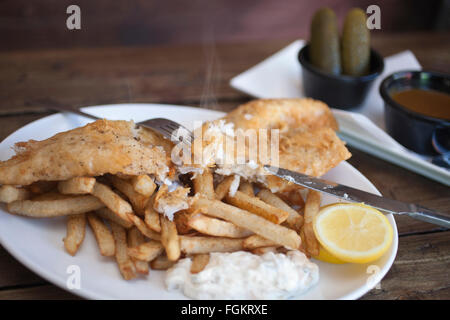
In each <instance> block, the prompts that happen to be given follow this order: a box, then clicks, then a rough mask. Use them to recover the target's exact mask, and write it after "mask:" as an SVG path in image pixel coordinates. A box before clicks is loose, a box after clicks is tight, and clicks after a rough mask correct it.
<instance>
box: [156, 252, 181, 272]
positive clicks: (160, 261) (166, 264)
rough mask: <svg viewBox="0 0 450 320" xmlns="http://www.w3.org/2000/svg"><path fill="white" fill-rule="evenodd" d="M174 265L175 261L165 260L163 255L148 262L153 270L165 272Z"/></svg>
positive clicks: (165, 257)
mask: <svg viewBox="0 0 450 320" xmlns="http://www.w3.org/2000/svg"><path fill="white" fill-rule="evenodd" d="M174 264H175V261H170V260H169V259H167V256H166V255H165V254H162V255H160V256H158V257H156V258H155V259H153V260H152V261H151V262H150V267H151V268H152V269H153V270H167V269H169V268H171V267H172V266H173V265H174Z"/></svg>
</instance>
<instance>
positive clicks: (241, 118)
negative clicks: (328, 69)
mask: <svg viewBox="0 0 450 320" xmlns="http://www.w3.org/2000/svg"><path fill="white" fill-rule="evenodd" d="M223 119H224V120H225V121H226V122H232V123H234V126H235V129H239V128H240V129H243V130H247V129H260V128H267V129H279V130H280V142H279V147H280V153H279V166H280V167H281V168H286V169H290V170H293V171H298V172H301V173H304V174H308V175H311V176H321V175H323V174H325V173H326V172H327V171H329V170H330V169H332V168H334V167H335V166H337V165H338V164H339V163H340V162H341V161H343V160H346V159H348V158H350V156H351V154H350V152H349V151H348V150H347V148H346V147H345V143H344V142H343V141H342V140H340V139H339V137H338V136H337V135H336V133H335V131H337V130H338V125H337V122H336V120H335V119H334V117H333V114H332V112H331V110H330V109H329V108H328V106H327V105H326V104H325V103H323V102H320V101H317V100H313V99H309V98H306V99H260V100H253V101H250V102H248V103H246V104H243V105H241V106H239V107H238V108H236V109H235V110H233V111H231V112H230V113H229V114H227V115H226V116H225V117H224V118H223ZM264 184H265V185H266V186H267V187H269V188H270V189H272V190H276V191H277V192H278V191H286V190H288V189H290V187H294V186H293V185H292V184H289V183H288V182H286V181H284V180H281V179H280V178H278V177H275V176H267V177H266V181H265V183H264Z"/></svg>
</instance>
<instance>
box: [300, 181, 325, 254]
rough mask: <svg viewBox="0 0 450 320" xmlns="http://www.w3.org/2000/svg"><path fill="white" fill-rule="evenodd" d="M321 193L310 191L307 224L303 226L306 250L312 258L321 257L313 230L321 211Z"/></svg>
mask: <svg viewBox="0 0 450 320" xmlns="http://www.w3.org/2000/svg"><path fill="white" fill-rule="evenodd" d="M320 198H321V195H320V192H317V191H314V190H309V192H308V195H307V197H306V203H305V217H304V218H305V223H304V226H303V232H304V234H305V244H306V250H307V251H308V253H309V254H310V255H312V256H317V255H319V250H320V246H319V241H317V238H316V235H315V234H314V229H313V220H314V216H315V215H316V214H317V213H318V212H319V209H320Z"/></svg>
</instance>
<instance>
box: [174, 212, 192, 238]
mask: <svg viewBox="0 0 450 320" xmlns="http://www.w3.org/2000/svg"><path fill="white" fill-rule="evenodd" d="M191 216H192V214H191V213H190V212H187V211H185V210H182V211H178V212H176V213H175V214H174V216H173V222H175V225H176V226H177V232H178V234H187V233H190V232H192V231H193V229H192V228H191V227H190V226H189V224H188V221H189V219H190V218H191Z"/></svg>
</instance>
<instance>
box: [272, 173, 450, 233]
mask: <svg viewBox="0 0 450 320" xmlns="http://www.w3.org/2000/svg"><path fill="white" fill-rule="evenodd" d="M264 168H265V169H266V170H267V171H269V172H270V173H271V174H273V175H276V176H277V177H279V178H281V179H284V180H286V181H289V182H292V183H295V184H297V185H300V186H303V187H306V188H309V189H313V190H316V191H320V192H324V193H327V194H329V195H332V196H334V197H337V198H340V199H343V200H345V201H348V202H358V203H364V204H366V205H369V206H371V207H374V208H376V209H378V210H381V211H382V212H383V213H385V214H387V213H390V214H396V215H408V216H410V217H412V218H414V219H418V220H421V221H425V222H429V223H433V224H436V225H439V226H441V227H444V228H447V229H448V228H450V215H448V214H444V213H438V212H435V211H433V210H431V209H428V208H425V207H422V206H420V205H418V204H414V203H406V202H402V201H398V200H394V199H389V198H385V197H381V196H379V195H376V194H373V193H369V192H366V191H362V190H359V189H356V188H352V187H349V186H346V185H342V184H338V183H336V182H334V181H329V180H325V179H319V178H315V177H311V176H308V175H305V174H302V173H299V172H294V171H291V170H288V169H283V168H278V167H273V166H269V165H265V166H264Z"/></svg>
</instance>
